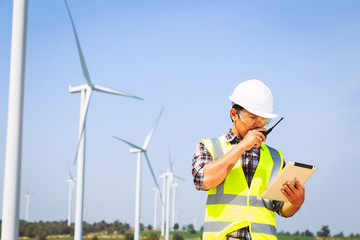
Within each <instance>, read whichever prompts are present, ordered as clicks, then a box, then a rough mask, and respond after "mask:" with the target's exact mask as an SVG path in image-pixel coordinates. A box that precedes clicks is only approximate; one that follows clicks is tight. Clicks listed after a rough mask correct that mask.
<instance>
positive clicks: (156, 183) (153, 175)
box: [144, 151, 162, 202]
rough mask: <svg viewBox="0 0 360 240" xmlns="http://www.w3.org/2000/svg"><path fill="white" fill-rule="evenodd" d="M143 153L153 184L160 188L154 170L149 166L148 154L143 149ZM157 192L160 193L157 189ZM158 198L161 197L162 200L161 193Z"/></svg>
mask: <svg viewBox="0 0 360 240" xmlns="http://www.w3.org/2000/svg"><path fill="white" fill-rule="evenodd" d="M144 155H145V159H146V162H147V164H148V166H149V169H150V172H151V175H152V177H153V179H154V182H155V185H156V187H157V188H158V189H160V187H159V184H158V182H157V180H156V177H155V174H154V171H153V169H152V167H151V164H150V161H149V157H148V155H147V153H146V151H144ZM159 193H160V191H159ZM160 199H161V202H162V196H161V193H160Z"/></svg>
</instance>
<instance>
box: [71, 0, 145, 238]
mask: <svg viewBox="0 0 360 240" xmlns="http://www.w3.org/2000/svg"><path fill="white" fill-rule="evenodd" d="M64 2H65V5H66V9H67V12H68V15H69V18H70V21H71V25H72V29H73V32H74V35H75V40H76V46H77V50H78V54H79V57H80V62H81V67H82V71H83V74H84V77H85V79H86V84H84V85H80V86H76V87H72V86H69V91H70V93H79V92H80V93H81V101H80V125H79V141H78V146H77V148H76V156H75V162H76V160H77V177H76V206H75V233H74V239H75V240H81V239H82V224H83V215H84V212H83V210H84V179H85V174H84V172H85V132H86V131H85V125H86V116H87V112H88V107H89V102H90V97H91V93H92V91H98V92H102V93H109V94H115V95H120V96H125V97H131V98H136V99H140V100H142V99H141V98H139V97H136V96H133V95H129V94H127V93H124V92H120V91H118V90H114V89H111V88H107V87H102V86H98V85H94V84H93V83H92V82H91V80H90V74H89V72H88V69H87V66H86V63H85V58H84V55H83V53H82V50H81V46H80V41H79V38H78V35H77V32H76V29H75V24H74V21H73V18H72V16H71V12H70V8H69V6H68V4H67V1H66V0H64ZM75 162H74V164H75Z"/></svg>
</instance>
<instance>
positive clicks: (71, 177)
mask: <svg viewBox="0 0 360 240" xmlns="http://www.w3.org/2000/svg"><path fill="white" fill-rule="evenodd" d="M67 167H68V171H69V176H70V179H71V180H72V179H74V178H73V176H72V174H71V171H70V168H69V165H68V166H67Z"/></svg>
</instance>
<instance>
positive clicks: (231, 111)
mask: <svg viewBox="0 0 360 240" xmlns="http://www.w3.org/2000/svg"><path fill="white" fill-rule="evenodd" d="M236 115H237V112H236V110H235V109H234V108H231V109H230V116H231V119H232V120H235V119H234V118H236Z"/></svg>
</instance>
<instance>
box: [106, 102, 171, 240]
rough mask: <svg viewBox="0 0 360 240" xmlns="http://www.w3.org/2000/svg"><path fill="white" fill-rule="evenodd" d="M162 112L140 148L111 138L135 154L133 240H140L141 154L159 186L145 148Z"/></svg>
mask: <svg viewBox="0 0 360 240" xmlns="http://www.w3.org/2000/svg"><path fill="white" fill-rule="evenodd" d="M163 110H164V107H163V108H162V109H161V111H160V114H159V117H158V119H157V120H156V122H155V125H154V127H153V128H152V129H151V131H150V132H149V134H148V135H147V136H146V138H145V141H144V145H143V146H142V147H140V146H137V145H135V144H133V143H131V142H129V141H126V140H124V139H122V138H119V137H116V136H112V137H113V138H116V139H118V140H120V141H122V142H124V143H126V144H128V145H129V146H130V147H132V148H130V153H137V170H136V193H135V225H134V229H135V231H134V240H139V239H140V202H141V191H140V190H141V153H143V154H144V156H145V159H146V162H147V164H148V166H149V169H150V171H151V174H152V176H153V179H154V182H155V185H156V187H157V188H159V185H158V183H157V180H156V177H155V175H154V171H153V170H152V167H151V164H150V161H149V157H148V155H147V153H146V151H147V148H148V146H149V143H150V140H151V137H152V135H153V134H154V131H155V128H156V126H157V125H158V123H159V120H160V117H161V114H162V112H163ZM160 199H161V194H160Z"/></svg>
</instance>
